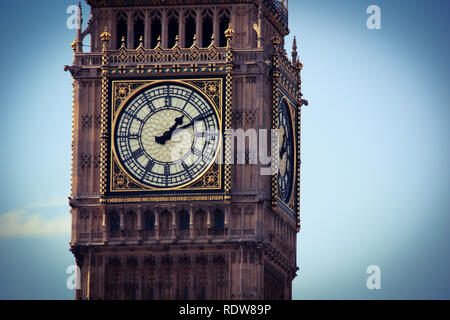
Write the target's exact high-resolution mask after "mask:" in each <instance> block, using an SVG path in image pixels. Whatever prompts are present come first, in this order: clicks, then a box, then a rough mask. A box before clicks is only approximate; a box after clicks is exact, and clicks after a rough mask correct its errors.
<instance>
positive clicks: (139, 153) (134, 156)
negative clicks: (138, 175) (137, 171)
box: [133, 149, 144, 160]
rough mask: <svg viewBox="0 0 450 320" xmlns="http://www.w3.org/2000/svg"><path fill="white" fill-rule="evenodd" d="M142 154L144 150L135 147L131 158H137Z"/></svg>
mask: <svg viewBox="0 0 450 320" xmlns="http://www.w3.org/2000/svg"><path fill="white" fill-rule="evenodd" d="M143 154H144V150H142V149H137V150H136V151H135V152H133V158H134V159H136V160H137V159H139V158H140V157H141V156H142V155H143Z"/></svg>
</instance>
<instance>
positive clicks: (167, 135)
mask: <svg viewBox="0 0 450 320" xmlns="http://www.w3.org/2000/svg"><path fill="white" fill-rule="evenodd" d="M183 119H184V116H181V117H179V118H176V119H175V124H174V125H173V126H172V128H170V129H169V130H168V131H167V132H165V133H164V134H163V135H162V136H159V137H155V141H156V143H158V144H161V145H165V144H166V142H167V141H169V140H170V139H172V135H173V133H174V132H175V130H176V129H177V128H178V126H181V125H182V124H183Z"/></svg>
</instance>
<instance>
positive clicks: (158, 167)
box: [114, 82, 220, 189]
mask: <svg viewBox="0 0 450 320" xmlns="http://www.w3.org/2000/svg"><path fill="white" fill-rule="evenodd" d="M114 128H115V131H114V143H115V151H116V155H117V157H118V159H119V161H120V164H121V166H122V167H123V169H124V170H125V171H127V173H128V174H129V175H130V176H131V177H132V178H134V180H135V181H137V182H138V183H140V184H142V185H144V186H146V187H150V188H156V189H174V188H180V187H182V186H185V185H187V184H190V183H192V182H194V181H196V180H197V179H199V178H200V177H201V176H202V175H203V174H204V173H205V172H206V171H207V170H208V169H209V168H210V167H211V165H212V164H213V163H214V161H215V158H216V156H217V153H218V151H219V147H220V126H219V120H218V115H217V112H216V110H215V108H214V107H213V106H212V105H211V103H210V102H208V100H207V99H206V98H204V96H203V95H202V94H201V93H199V92H198V91H196V90H195V89H193V88H191V87H189V86H185V85H182V84H178V83H175V82H166V83H159V84H157V85H153V86H150V87H147V88H146V89H144V90H142V91H140V92H139V93H137V94H136V95H135V96H133V97H132V98H131V99H129V100H128V103H126V104H125V105H124V106H123V107H122V108H121V110H120V111H119V115H118V117H117V120H116V121H115V126H114Z"/></svg>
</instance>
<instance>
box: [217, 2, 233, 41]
mask: <svg viewBox="0 0 450 320" xmlns="http://www.w3.org/2000/svg"><path fill="white" fill-rule="evenodd" d="M230 17H231V13H230V10H228V9H223V10H221V11H220V12H219V47H226V46H227V38H226V37H225V31H226V30H227V29H228V27H229V25H230V22H231V19H230Z"/></svg>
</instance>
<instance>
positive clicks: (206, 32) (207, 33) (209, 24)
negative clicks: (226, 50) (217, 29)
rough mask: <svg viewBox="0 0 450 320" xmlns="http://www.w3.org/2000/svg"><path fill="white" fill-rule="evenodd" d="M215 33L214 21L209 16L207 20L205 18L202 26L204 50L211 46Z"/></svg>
mask: <svg viewBox="0 0 450 320" xmlns="http://www.w3.org/2000/svg"><path fill="white" fill-rule="evenodd" d="M213 32H214V27H213V20H212V18H211V17H210V16H209V15H208V16H206V17H205V18H203V26H202V47H203V48H207V47H209V45H210V44H211V39H212V36H213Z"/></svg>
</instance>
